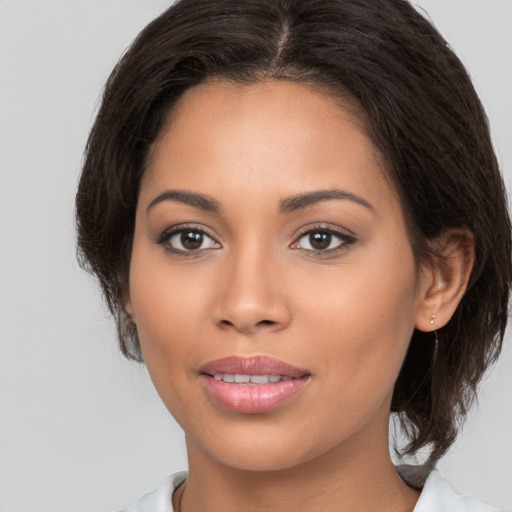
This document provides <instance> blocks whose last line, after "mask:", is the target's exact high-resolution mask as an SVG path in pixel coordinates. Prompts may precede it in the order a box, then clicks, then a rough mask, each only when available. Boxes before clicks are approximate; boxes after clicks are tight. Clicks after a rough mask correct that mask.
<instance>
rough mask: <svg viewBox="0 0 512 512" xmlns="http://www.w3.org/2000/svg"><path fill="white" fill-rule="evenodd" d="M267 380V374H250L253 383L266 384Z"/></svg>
mask: <svg viewBox="0 0 512 512" xmlns="http://www.w3.org/2000/svg"><path fill="white" fill-rule="evenodd" d="M268 381H269V377H268V375H251V382H252V383H253V384H267V383H268Z"/></svg>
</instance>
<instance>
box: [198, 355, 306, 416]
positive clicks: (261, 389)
mask: <svg viewBox="0 0 512 512" xmlns="http://www.w3.org/2000/svg"><path fill="white" fill-rule="evenodd" d="M200 373H201V376H202V378H203V382H204V384H205V389H206V391H207V393H208V396H209V397H210V398H211V399H212V400H213V401H214V402H215V403H216V404H217V405H220V406H221V407H223V408H225V409H228V410H231V411H235V412H239V413H245V414H257V413H263V412H267V411H271V410H273V409H276V408H277V407H280V406H282V405H283V404H285V403H287V402H288V401H289V400H291V399H292V397H295V396H296V395H297V394H298V393H299V392H300V391H301V390H303V389H304V387H305V385H306V384H307V382H308V381H309V379H310V377H311V374H310V373H309V372H308V371H307V370H304V369H300V368H297V367H295V366H292V365H289V364H288V363H285V362H284V361H281V360H279V359H275V358H270V357H266V356H254V357H239V356H231V357H227V358H224V359H218V360H216V361H212V362H210V363H207V364H206V365H205V366H204V367H203V368H201V371H200Z"/></svg>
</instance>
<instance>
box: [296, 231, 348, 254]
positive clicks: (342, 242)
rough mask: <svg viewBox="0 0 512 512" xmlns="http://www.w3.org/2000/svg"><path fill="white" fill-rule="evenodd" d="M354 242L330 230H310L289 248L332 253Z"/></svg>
mask: <svg viewBox="0 0 512 512" xmlns="http://www.w3.org/2000/svg"><path fill="white" fill-rule="evenodd" d="M354 242H355V238H354V237H353V236H350V235H347V234H345V233H339V232H337V231H334V230H330V229H312V230H310V231H307V232H306V233H304V234H303V235H302V236H301V237H300V238H299V239H298V240H297V241H296V242H295V243H293V244H292V246H291V247H292V249H302V250H304V251H311V252H315V253H320V252H322V253H331V251H332V253H334V252H335V251H336V250H338V249H340V250H341V249H344V248H345V247H346V246H349V245H351V244H353V243H354Z"/></svg>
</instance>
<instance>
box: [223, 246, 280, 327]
mask: <svg viewBox="0 0 512 512" xmlns="http://www.w3.org/2000/svg"><path fill="white" fill-rule="evenodd" d="M225 264H226V272H224V273H223V274H224V282H223V283H222V285H221V293H220V294H219V297H218V302H217V305H216V312H215V317H216V318H215V321H216V322H217V324H218V325H219V326H221V327H230V328H233V329H235V330H237V331H239V332H244V333H253V332H256V331H258V330H261V329H280V328H283V327H284V326H286V325H287V324H288V322H289V320H290V313H289V308H288V304H287V301H286V293H285V290H284V288H283V286H282V282H281V279H280V275H279V274H280V272H279V268H280V264H279V258H278V254H276V251H274V250H272V248H271V247H270V246H269V245H268V244H267V243H265V242H264V241H263V240H262V239H261V237H256V236H255V237H252V238H251V239H250V240H246V241H245V243H240V244H238V245H237V246H236V248H234V249H233V251H231V252H230V254H229V255H227V256H226V261H225Z"/></svg>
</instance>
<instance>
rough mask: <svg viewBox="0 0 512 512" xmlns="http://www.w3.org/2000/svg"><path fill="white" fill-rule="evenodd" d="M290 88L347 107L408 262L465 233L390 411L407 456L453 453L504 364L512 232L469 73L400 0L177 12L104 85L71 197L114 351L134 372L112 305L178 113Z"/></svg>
mask: <svg viewBox="0 0 512 512" xmlns="http://www.w3.org/2000/svg"><path fill="white" fill-rule="evenodd" d="M211 77H218V78H223V79H227V80H232V81H236V82H241V83H250V82H256V81H260V80H266V79H273V80H293V81H298V82H303V83H309V84H316V85H321V86H322V87H325V88H327V89H329V90H330V91H331V92H334V93H335V94H338V95H341V96H343V97H349V98H350V99H351V100H352V101H353V103H354V104H356V105H357V107H358V109H359V111H360V118H361V120H362V121H363V122H364V125H365V128H366V130H367V133H368V135H369V136H370V137H371V139H372V140H373V142H374V144H375V145H376V147H377V148H378V149H379V150H380V152H381V153H382V155H383V157H384V159H385V160H386V162H387V168H388V172H389V174H390V177H391V178H392V180H393V182H394V184H395V186H396V189H397V191H398V193H399V195H400V197H401V200H402V204H403V208H404V211H405V215H406V220H407V223H408V229H409V236H410V240H411V244H412V247H413V249H414V251H415V254H416V258H417V260H418V261H425V260H428V258H430V257H432V254H431V250H430V248H429V247H430V246H429V240H433V239H435V238H436V237H438V236H439V235H441V234H442V233H443V232H444V231H445V230H447V229H448V228H452V227H461V226H464V227H467V228H469V229H470V230H471V232H472V233H473V234H474V237H475V241H476V249H475V251H476V254H475V257H476V263H475V265H474V268H473V271H472V274H471V278H470V283H469V286H468V289H467V292H466V293H465V295H464V297H463V299H462V301H461V303H460V305H459V307H458V309H457V311H456V312H455V314H454V315H453V317H452V319H451V320H450V322H449V323H448V324H447V325H446V326H445V327H443V328H442V329H440V330H438V331H437V337H438V344H437V347H438V348H437V350H436V343H435V342H434V337H433V335H432V334H431V333H430V334H426V333H422V332H419V331H416V332H415V333H414V335H413V337H412V340H411V343H410V348H409V351H408V354H407V356H406V360H405V362H404V365H403V368H402V371H401V373H400V375H399V377H398V380H397V383H396V386H395V392H394V396H393V402H392V411H393V412H396V413H397V414H398V416H399V418H400V419H401V422H402V425H403V426H404V427H405V430H406V432H407V434H408V436H409V444H408V445H407V446H406V447H405V449H404V452H405V453H408V454H413V453H415V452H416V451H417V450H418V449H419V448H421V447H428V448H429V449H430V458H429V461H430V462H431V463H433V462H435V461H436V460H437V459H438V458H439V457H440V456H441V455H443V454H444V453H445V452H446V450H447V449H448V448H449V446H450V445H451V444H452V443H453V441H454V439H455V437H456V434H457V430H458V425H459V422H460V421H461V420H462V419H463V418H464V417H465V415H466V412H467V410H468V407H469V406H470V405H471V402H472V401H473V399H474V397H475V392H476V388H477V385H478V383H479V381H480V379H481V377H482V375H483V374H484V372H485V370H486V369H487V368H488V367H489V365H490V364H491V363H492V362H493V361H494V360H495V359H496V357H497V356H498V354H499V352H500V349H501V344H502V340H503V334H504V330H505V325H506V321H507V312H508V297H509V288H510V280H511V261H510V251H511V245H510V223H509V217H508V213H507V207H506V199H505V192H504V187H503V183H502V179H501V176H500V172H499V168H498V164H497V161H496V157H495V155H494V151H493V147H492V143H491V140H490V136H489V129H488V125H487V119H486V115H485V112H484V110H483V108H482V105H481V103H480V101H479V99H478V96H477V94H476V92H475V90H474V88H473V86H472V84H471V81H470V79H469V77H468V74H467V72H466V71H465V69H464V67H463V65H462V64H461V62H460V61H459V59H458V58H457V57H456V56H455V55H454V53H453V52H452V50H451V49H450V48H449V47H448V45H447V43H446V41H445V40H444V39H443V38H442V36H441V35H440V34H439V33H438V32H437V31H436V29H435V28H434V27H433V26H432V25H431V24H430V23H429V22H428V21H427V20H426V19H425V18H423V17H422V16H421V15H420V14H418V12H416V11H415V10H414V9H413V8H412V7H411V5H410V4H409V3H408V2H406V1H405V0H258V1H254V0H181V1H178V2H177V3H176V4H174V5H173V6H172V7H170V8H169V9H168V10H166V11H165V12H164V13H163V14H162V15H161V16H159V17H158V18H157V19H155V20H154V21H153V22H152V23H150V24H149V25H148V26H147V27H146V28H145V29H144V30H143V31H142V32H141V34H140V35H139V36H138V37H137V39H136V40H135V42H134V43H133V45H132V46H131V47H130V48H129V50H128V51H127V52H126V54H125V55H124V56H123V57H122V59H121V60H120V62H119V63H118V65H117V66H116V67H115V69H114V71H113V72H112V74H111V76H110V78H109V80H108V82H107V84H106V87H105V91H104V95H103V101H102V103H101V107H100V110H99V112H98V115H97V118H96V121H95V124H94V126H93V128H92V131H91V133H90V137H89V140H88V144H87V148H86V153H85V161H84V165H83V172H82V175H81V179H80V185H79V188H78V193H77V197H76V218H77V229H78V248H79V258H80V262H81V264H82V266H83V267H84V268H86V269H87V270H88V271H90V272H92V273H94V274H95V275H96V276H97V277H98V279H99V282H100V284H101V286H102V289H103V292H104V295H105V297H106V300H107V303H108V306H109V308H110V310H111V312H112V314H113V315H114V317H115V319H116V321H117V326H118V333H119V340H120V345H121V350H122V352H123V354H125V355H126V356H128V357H130V358H133V359H136V360H139V361H140V360H142V356H141V352H140V346H139V340H138V337H137V331H136V328H135V326H134V325H133V324H132V323H130V321H129V318H128V317H127V315H126V314H125V312H124V310H123V306H122V299H123V296H124V294H125V293H126V291H127V287H128V275H129V264H130V251H131V243H132V236H133V231H134V218H135V208H136V204H137V196H138V188H139V183H140V180H141V176H142V174H143V172H144V167H145V162H146V159H147V157H148V151H149V149H150V147H151V144H152V142H153V141H154V140H155V138H156V136H157V134H158V133H159V131H160V129H161V127H162V124H163V122H164V120H165V119H166V117H167V116H168V115H169V112H170V113H171V115H172V106H173V105H174V104H175V102H176V101H177V100H178V98H179V97H180V95H181V94H182V93H183V92H184V91H185V90H186V89H188V88H190V87H192V86H194V85H196V84H199V83H200V82H203V81H204V80H205V79H207V78H211Z"/></svg>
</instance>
